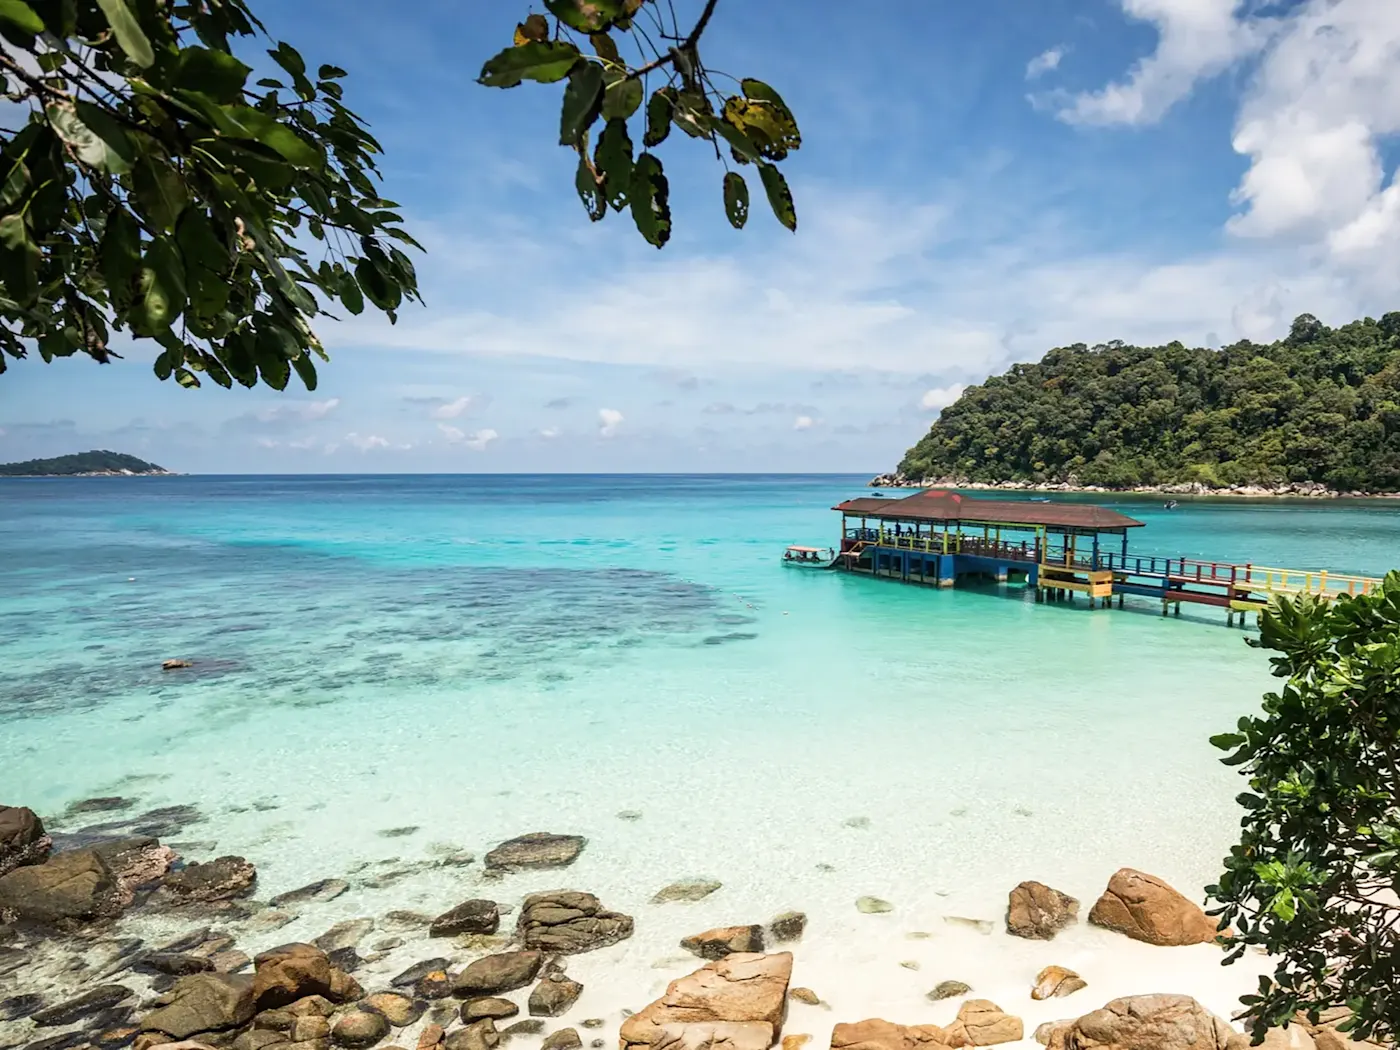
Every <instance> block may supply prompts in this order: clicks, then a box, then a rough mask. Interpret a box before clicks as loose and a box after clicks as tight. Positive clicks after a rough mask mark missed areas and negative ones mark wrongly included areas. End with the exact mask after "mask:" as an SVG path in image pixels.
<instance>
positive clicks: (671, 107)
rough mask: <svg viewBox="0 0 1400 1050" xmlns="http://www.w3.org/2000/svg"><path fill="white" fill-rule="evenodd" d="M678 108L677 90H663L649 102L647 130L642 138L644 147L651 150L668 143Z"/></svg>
mask: <svg viewBox="0 0 1400 1050" xmlns="http://www.w3.org/2000/svg"><path fill="white" fill-rule="evenodd" d="M675 108H676V89H675V88H670V87H664V88H661V89H660V90H659V91H655V92H653V93H652V96H651V98H650V99H649V100H647V130H646V133H645V134H644V135H643V136H642V145H643V146H645V147H647V149H651V148H652V147H653V146H659V145H661V143H663V142H665V141H666V136H667V135H669V134H670V133H671V116H672V114H673V113H674V112H675Z"/></svg>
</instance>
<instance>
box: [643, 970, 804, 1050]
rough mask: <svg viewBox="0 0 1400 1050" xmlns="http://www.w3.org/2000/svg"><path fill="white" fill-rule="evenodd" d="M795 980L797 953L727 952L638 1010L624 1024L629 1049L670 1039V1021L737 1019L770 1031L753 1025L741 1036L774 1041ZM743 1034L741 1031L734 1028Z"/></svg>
mask: <svg viewBox="0 0 1400 1050" xmlns="http://www.w3.org/2000/svg"><path fill="white" fill-rule="evenodd" d="M791 978H792V953H791V952H778V953H776V954H774V955H757V954H737V955H728V956H725V957H724V958H723V959H719V960H717V961H715V962H712V963H707V964H706V965H704V966H702V967H700V969H698V970H696V971H695V972H694V973H692V974H689V975H688V976H686V977H681V978H679V979H678V980H675V981H672V982H671V983H670V985H668V986H667V988H666V994H665V995H663V996H662V997H661V998H660V999H658V1000H656V1001H655V1002H653V1003H651V1004H650V1005H648V1006H646V1007H645V1008H643V1009H642V1010H641V1011H639V1012H638V1013H635V1014H633V1015H632V1016H631V1017H629V1018H627V1020H625V1021H624V1022H623V1023H622V1028H621V1031H620V1036H621V1040H622V1044H623V1046H624V1048H626V1047H629V1046H638V1045H640V1046H651V1045H652V1044H655V1043H657V1042H658V1041H659V1040H662V1039H663V1038H666V1039H670V1038H673V1035H667V1034H666V1033H665V1029H666V1028H667V1026H669V1025H693V1024H711V1023H714V1022H718V1021H734V1022H740V1023H746V1024H748V1023H752V1024H756V1025H762V1026H766V1028H767V1033H766V1035H764V1034H763V1030H762V1029H761V1028H760V1029H754V1030H752V1031H748V1032H745V1033H744V1034H743V1035H742V1038H744V1039H745V1040H751V1039H753V1038H754V1037H755V1035H754V1033H755V1032H756V1033H758V1036H759V1037H761V1038H766V1040H767V1042H766V1043H765V1044H764V1045H765V1046H768V1045H771V1044H772V1042H773V1036H774V1033H776V1032H777V1030H778V1028H779V1027H780V1026H781V1025H782V1019H783V1008H784V1005H785V1001H786V998H787V989H788V982H789V980H791ZM730 1035H731V1036H732V1037H735V1038H738V1037H739V1033H734V1032H731V1033H730Z"/></svg>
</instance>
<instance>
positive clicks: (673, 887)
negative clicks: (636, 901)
mask: <svg viewBox="0 0 1400 1050" xmlns="http://www.w3.org/2000/svg"><path fill="white" fill-rule="evenodd" d="M723 885H724V883H722V882H720V881H719V880H718V879H681V880H680V881H679V882H673V883H671V884H670V885H669V886H663V887H662V888H661V889H659V890H657V891H656V893H655V895H654V896H653V897H652V898H651V903H653V904H667V903H669V902H671V901H698V900H703V899H704V898H706V897H708V896H709V895H710V894H712V893H714V892H715V891H716V890H718V889H719V888H720V887H721V886H723Z"/></svg>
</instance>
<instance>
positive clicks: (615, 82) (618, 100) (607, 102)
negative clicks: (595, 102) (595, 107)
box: [603, 69, 642, 120]
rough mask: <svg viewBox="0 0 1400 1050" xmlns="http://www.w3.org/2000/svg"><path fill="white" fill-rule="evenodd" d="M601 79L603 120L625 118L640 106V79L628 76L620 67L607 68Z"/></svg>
mask: <svg viewBox="0 0 1400 1050" xmlns="http://www.w3.org/2000/svg"><path fill="white" fill-rule="evenodd" d="M603 81H604V86H603V119H604V120H626V119H627V118H628V117H630V116H631V115H632V114H633V113H635V112H637V110H638V109H639V108H640V107H641V105H642V82H641V81H640V80H636V79H632V78H629V77H628V76H627V74H626V73H625V72H624V71H623V70H621V69H609V70H608V71H607V73H606V74H604V78H603Z"/></svg>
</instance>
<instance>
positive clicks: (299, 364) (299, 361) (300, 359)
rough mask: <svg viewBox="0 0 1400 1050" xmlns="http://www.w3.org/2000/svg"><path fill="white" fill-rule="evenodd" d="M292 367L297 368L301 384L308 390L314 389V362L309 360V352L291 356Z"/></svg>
mask: <svg viewBox="0 0 1400 1050" xmlns="http://www.w3.org/2000/svg"><path fill="white" fill-rule="evenodd" d="M292 367H293V368H295V369H296V370H297V375H298V376H300V377H301V384H302V386H304V387H306V389H307V390H308V391H312V390H315V389H316V363H315V362H314V361H312V360H311V356H310V355H309V354H301V355H299V356H297V357H294V358H292Z"/></svg>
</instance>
